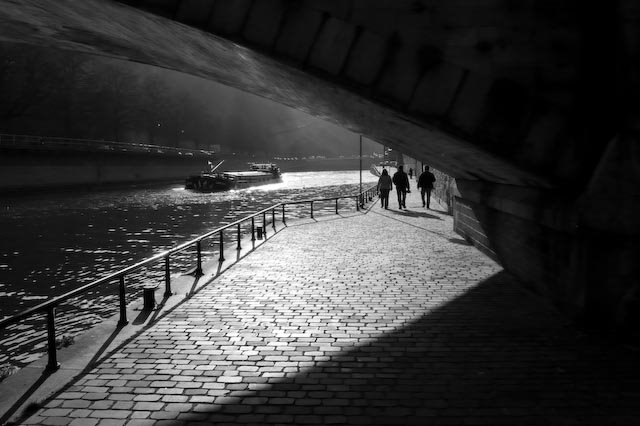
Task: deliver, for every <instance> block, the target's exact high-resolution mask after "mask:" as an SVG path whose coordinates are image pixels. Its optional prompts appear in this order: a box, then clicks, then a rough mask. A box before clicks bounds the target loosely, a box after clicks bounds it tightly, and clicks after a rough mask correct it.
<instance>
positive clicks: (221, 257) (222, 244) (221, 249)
mask: <svg viewBox="0 0 640 426" xmlns="http://www.w3.org/2000/svg"><path fill="white" fill-rule="evenodd" d="M222 234H224V231H222V230H220V233H219V235H220V257H219V258H218V262H224V237H223V236H222Z"/></svg>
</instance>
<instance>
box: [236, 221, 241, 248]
mask: <svg viewBox="0 0 640 426" xmlns="http://www.w3.org/2000/svg"><path fill="white" fill-rule="evenodd" d="M241 248H242V246H241V245H240V224H238V247H237V250H240V249H241Z"/></svg>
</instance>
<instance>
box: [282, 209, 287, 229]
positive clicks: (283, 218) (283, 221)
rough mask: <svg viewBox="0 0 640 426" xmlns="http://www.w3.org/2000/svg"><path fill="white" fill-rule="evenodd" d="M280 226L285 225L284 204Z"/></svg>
mask: <svg viewBox="0 0 640 426" xmlns="http://www.w3.org/2000/svg"><path fill="white" fill-rule="evenodd" d="M282 224H283V225H286V224H287V220H286V218H285V214H284V204H283V205H282Z"/></svg>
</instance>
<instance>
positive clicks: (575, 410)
mask: <svg viewBox="0 0 640 426" xmlns="http://www.w3.org/2000/svg"><path fill="white" fill-rule="evenodd" d="M391 195H392V197H391V199H390V201H391V202H390V206H395V205H396V203H395V202H394V195H395V194H391ZM407 205H408V207H409V208H408V209H407V210H404V211H399V210H397V209H395V208H392V209H390V210H383V209H381V208H380V207H379V204H377V203H376V204H375V205H373V206H372V207H370V211H369V212H368V214H366V215H356V216H353V217H347V218H340V217H335V218H327V219H322V220H320V221H319V222H318V223H312V224H307V223H300V224H293V225H290V226H289V227H288V228H287V229H285V230H283V231H282V232H279V233H278V234H276V235H275V236H273V238H271V239H270V240H269V241H268V242H267V243H266V244H264V245H262V246H260V247H259V248H257V249H256V250H255V252H253V253H252V254H251V255H250V256H248V257H246V258H244V259H242V260H240V261H239V262H238V263H237V264H235V265H234V266H232V267H231V268H230V269H228V270H227V271H226V272H225V273H224V274H222V275H220V276H218V277H217V278H216V279H215V280H213V281H212V282H211V283H209V284H208V285H206V286H204V287H203V288H202V289H201V290H199V291H198V292H197V293H196V294H194V295H193V296H192V297H191V298H190V300H188V301H186V302H185V303H183V304H182V305H180V306H177V307H176V308H175V309H174V310H173V311H172V312H170V313H168V314H167V315H166V316H164V317H162V318H160V319H159V320H158V321H156V322H155V323H154V324H153V325H152V326H151V327H149V328H147V329H145V330H143V331H141V332H140V334H138V335H137V336H136V337H134V338H133V339H131V340H130V341H128V342H127V343H125V344H123V345H121V346H120V347H119V348H118V349H117V350H116V351H115V352H113V353H112V354H111V355H110V356H108V357H106V358H105V359H104V360H103V361H102V362H100V363H99V364H98V365H95V366H94V367H93V368H92V369H90V371H88V373H86V374H84V375H82V376H81V377H79V378H78V379H77V380H76V381H75V382H73V383H71V384H70V385H69V386H67V387H66V388H65V389H64V390H63V391H62V392H60V393H58V394H57V395H56V396H55V397H54V398H52V399H51V400H50V401H48V402H46V403H45V408H43V409H41V410H39V411H38V412H37V413H36V414H35V415H33V416H31V417H30V418H28V419H26V420H24V421H23V424H45V425H74V426H76V425H100V426H103V425H192V424H193V425H197V424H201V425H205V424H227V423H228V424H256V425H263V424H456V425H459V424H532V425H540V424H554V425H555V424H593V425H602V424H629V425H630V424H638V422H640V403H639V402H640V391H639V390H638V389H640V380H639V373H638V368H637V366H638V364H637V361H638V357H637V354H633V353H631V352H628V351H626V350H624V349H616V348H607V347H604V346H603V345H599V344H594V343H589V342H587V341H586V339H584V338H583V337H582V336H581V335H580V334H579V333H577V332H576V331H575V330H573V329H572V328H571V327H569V326H568V325H567V324H566V323H565V321H563V319H562V318H561V317H559V316H557V315H556V313H555V311H554V310H553V309H551V308H549V307H548V306H547V305H546V304H545V303H544V302H542V301H540V300H539V299H538V298H537V297H535V296H533V295H531V294H530V293H528V292H526V291H524V290H523V289H522V287H521V286H520V285H519V284H518V283H516V282H515V281H514V280H513V279H512V278H511V277H510V276H508V275H507V274H506V273H504V272H503V271H502V270H501V268H500V267H499V266H498V265H497V264H495V263H494V262H493V261H492V260H490V259H489V258H487V257H485V256H484V255H483V254H481V253H479V252H478V251H477V250H475V249H474V248H473V247H471V246H468V245H467V244H466V243H465V242H464V240H462V239H461V238H460V237H459V236H457V235H456V234H454V233H453V231H452V219H451V217H450V216H447V215H445V214H442V213H441V212H439V211H434V210H426V209H424V208H422V207H420V205H421V203H420V200H419V195H418V194H416V193H415V191H414V192H413V193H412V194H410V198H409V200H408V202H407Z"/></svg>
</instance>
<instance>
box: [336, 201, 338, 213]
mask: <svg viewBox="0 0 640 426" xmlns="http://www.w3.org/2000/svg"><path fill="white" fill-rule="evenodd" d="M336 214H338V199H337V198H336Z"/></svg>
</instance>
